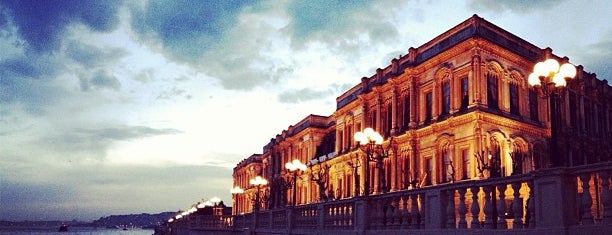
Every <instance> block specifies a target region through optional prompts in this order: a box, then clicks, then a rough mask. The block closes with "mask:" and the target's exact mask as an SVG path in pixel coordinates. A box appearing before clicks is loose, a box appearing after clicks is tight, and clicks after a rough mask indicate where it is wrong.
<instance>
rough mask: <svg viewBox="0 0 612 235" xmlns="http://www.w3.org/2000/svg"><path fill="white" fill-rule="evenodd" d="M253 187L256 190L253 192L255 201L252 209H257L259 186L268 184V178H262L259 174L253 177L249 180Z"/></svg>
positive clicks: (259, 197) (259, 200)
mask: <svg viewBox="0 0 612 235" xmlns="http://www.w3.org/2000/svg"><path fill="white" fill-rule="evenodd" d="M249 183H251V184H252V185H253V186H255V188H257V192H256V194H255V203H254V204H253V211H259V206H260V203H261V196H260V195H259V194H260V188H261V186H265V185H267V184H268V180H266V179H264V178H262V177H261V176H256V177H255V178H254V179H251V180H249Z"/></svg>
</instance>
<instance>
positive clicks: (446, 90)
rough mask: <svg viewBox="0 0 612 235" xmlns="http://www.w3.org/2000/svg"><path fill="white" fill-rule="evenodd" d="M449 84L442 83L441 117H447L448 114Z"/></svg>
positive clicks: (447, 82)
mask: <svg viewBox="0 0 612 235" xmlns="http://www.w3.org/2000/svg"><path fill="white" fill-rule="evenodd" d="M450 100H451V99H450V82H449V81H446V82H444V83H442V113H441V114H442V115H448V114H449V112H450Z"/></svg>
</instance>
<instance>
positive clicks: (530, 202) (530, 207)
mask: <svg viewBox="0 0 612 235" xmlns="http://www.w3.org/2000/svg"><path fill="white" fill-rule="evenodd" d="M527 186H529V198H528V199H527V213H525V214H526V215H525V227H528V228H535V227H536V220H535V188H534V186H533V181H531V180H530V181H527Z"/></svg>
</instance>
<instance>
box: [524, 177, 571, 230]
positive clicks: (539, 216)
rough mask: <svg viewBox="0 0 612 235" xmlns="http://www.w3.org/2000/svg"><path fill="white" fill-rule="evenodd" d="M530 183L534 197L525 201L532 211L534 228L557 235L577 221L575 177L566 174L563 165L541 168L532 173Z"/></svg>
mask: <svg viewBox="0 0 612 235" xmlns="http://www.w3.org/2000/svg"><path fill="white" fill-rule="evenodd" d="M533 184H534V185H533V188H531V189H532V190H534V193H533V194H534V198H533V200H532V201H533V202H530V204H529V206H530V207H531V206H533V207H531V208H529V210H532V209H533V210H534V211H535V220H536V226H537V227H535V228H537V229H544V230H542V231H543V233H548V234H560V233H565V232H566V231H567V229H568V228H569V227H570V226H572V225H576V224H577V221H578V214H577V212H578V206H577V203H576V191H577V189H576V185H577V184H576V177H575V176H573V175H570V174H567V173H566V169H565V168H551V169H542V170H539V171H536V172H535V176H534V183H533ZM529 225H530V227H531V223H530V224H529ZM532 228H533V227H532Z"/></svg>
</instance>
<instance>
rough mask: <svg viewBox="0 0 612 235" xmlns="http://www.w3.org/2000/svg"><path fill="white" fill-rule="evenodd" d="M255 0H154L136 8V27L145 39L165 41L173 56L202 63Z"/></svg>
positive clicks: (134, 15) (134, 18) (134, 22)
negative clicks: (203, 58) (243, 10)
mask: <svg viewBox="0 0 612 235" xmlns="http://www.w3.org/2000/svg"><path fill="white" fill-rule="evenodd" d="M252 2H254V1H249V0H245V1H237V0H235V1H190V0H179V1H173V0H163V1H151V2H148V4H147V5H146V6H145V7H144V9H138V8H137V7H134V8H133V11H132V27H133V29H134V30H135V31H136V32H137V33H138V35H139V36H140V37H141V39H142V40H144V41H147V40H153V41H154V42H159V43H161V45H162V47H163V50H164V51H165V52H166V53H168V54H169V55H170V56H171V57H172V58H174V59H178V60H181V61H184V62H189V63H198V62H200V59H201V58H202V56H204V54H205V53H206V52H207V51H208V50H211V49H214V48H216V47H218V46H222V45H223V44H222V41H223V34H224V33H225V32H226V30H228V29H229V28H231V27H233V26H234V25H235V23H236V21H237V19H236V17H237V15H238V13H239V12H240V10H241V9H242V7H244V6H245V5H248V4H250V3H252Z"/></svg>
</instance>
